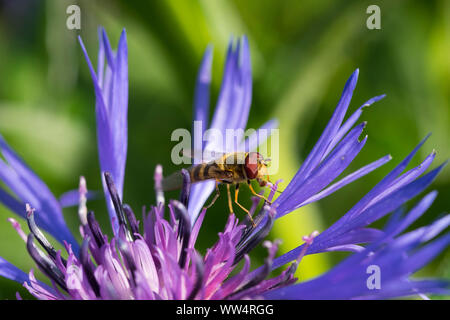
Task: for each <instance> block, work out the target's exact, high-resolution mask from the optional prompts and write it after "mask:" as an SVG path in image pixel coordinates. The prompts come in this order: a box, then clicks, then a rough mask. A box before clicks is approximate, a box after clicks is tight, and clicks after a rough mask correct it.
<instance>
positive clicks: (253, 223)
mask: <svg viewBox="0 0 450 320" xmlns="http://www.w3.org/2000/svg"><path fill="white" fill-rule="evenodd" d="M238 194H239V184H237V185H236V189H235V191H234V203H236V204H237V205H238V206H239V207H241V209H242V210H244V211H245V212H247V215H248V217H249V218H250V221H251V222H252V225H253V226H254V227H255V226H256V224H255V222H254V221H253V218H252V215H251V214H250V211H248V210H247V209H245V208H244V206H243V205H242V204H240V203H239V202H238Z"/></svg>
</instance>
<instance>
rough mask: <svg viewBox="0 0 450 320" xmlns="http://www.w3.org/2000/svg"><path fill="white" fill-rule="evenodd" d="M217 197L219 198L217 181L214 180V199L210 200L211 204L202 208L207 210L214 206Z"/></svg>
mask: <svg viewBox="0 0 450 320" xmlns="http://www.w3.org/2000/svg"><path fill="white" fill-rule="evenodd" d="M219 196H220V190H219V180H216V194H215V195H214V198H213V199H212V200H211V203H210V204H209V205H207V206H206V207H203V208H204V209H209V208H210V207H211V206H212V205H213V204H214V202H216V200H217V198H219Z"/></svg>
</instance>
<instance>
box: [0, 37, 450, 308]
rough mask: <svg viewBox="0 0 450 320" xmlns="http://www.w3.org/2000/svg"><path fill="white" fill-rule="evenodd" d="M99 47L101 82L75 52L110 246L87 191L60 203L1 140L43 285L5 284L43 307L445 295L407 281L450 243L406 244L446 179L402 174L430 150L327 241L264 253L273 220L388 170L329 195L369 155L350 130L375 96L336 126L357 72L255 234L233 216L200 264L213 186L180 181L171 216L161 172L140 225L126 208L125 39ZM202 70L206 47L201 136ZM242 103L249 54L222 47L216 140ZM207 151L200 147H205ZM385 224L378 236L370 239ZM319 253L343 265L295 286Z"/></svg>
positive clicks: (442, 284) (242, 116) (1, 265)
mask: <svg viewBox="0 0 450 320" xmlns="http://www.w3.org/2000/svg"><path fill="white" fill-rule="evenodd" d="M99 37H100V49H99V55H98V67H97V72H96V71H95V70H94V68H93V66H92V64H91V62H90V59H89V57H88V54H87V51H86V49H85V47H84V45H83V43H82V41H81V39H80V44H81V47H82V50H83V52H84V54H85V57H86V60H87V63H88V66H89V70H90V72H91V76H92V80H93V83H94V89H95V95H96V107H95V114H96V120H97V138H98V152H99V159H100V167H101V171H102V172H101V177H102V182H103V187H104V192H105V198H106V204H107V208H108V212H109V215H110V218H111V223H112V229H113V236H112V238H111V239H108V237H107V236H106V235H105V233H104V231H103V229H102V227H101V226H100V225H99V224H98V222H97V221H96V218H95V216H94V213H93V212H92V211H89V209H88V207H87V199H88V197H89V194H88V191H87V186H86V181H85V179H84V178H81V179H80V183H79V190H78V192H77V193H73V192H69V193H68V194H67V195H65V196H64V197H62V198H61V199H60V200H58V199H56V197H55V196H54V195H53V194H52V193H51V191H50V190H49V188H48V187H47V186H46V185H45V184H44V182H42V181H41V180H40V179H39V177H38V176H37V175H36V174H35V173H33V171H32V170H31V169H30V168H29V167H28V166H27V165H26V164H25V163H24V162H23V160H22V159H21V158H20V157H19V156H18V155H17V154H16V153H15V152H14V151H13V150H12V149H11V148H10V147H9V146H8V145H7V143H6V142H5V140H4V139H3V138H1V139H0V149H1V152H2V154H3V157H4V159H5V160H1V161H0V178H1V180H2V181H3V182H4V183H5V185H6V186H7V187H8V188H9V189H10V192H7V191H4V190H3V189H0V201H1V202H2V203H3V204H4V205H5V206H6V207H8V208H9V209H10V210H11V211H13V212H15V213H17V214H18V215H20V216H22V217H23V218H25V219H26V221H27V224H28V228H29V230H30V232H29V233H28V234H26V233H25V231H23V229H22V227H21V225H20V224H19V222H18V221H16V220H14V219H12V218H11V219H9V221H10V222H11V223H12V225H13V227H14V228H15V229H16V230H17V232H18V234H19V236H20V237H22V238H23V240H24V241H25V242H26V248H27V250H28V252H29V254H30V255H31V257H32V258H33V260H34V261H35V262H36V265H37V266H38V268H39V269H40V270H41V271H42V272H43V273H44V275H45V276H47V277H48V280H49V282H50V284H45V283H44V282H41V281H40V280H37V279H36V278H35V277H34V274H33V270H31V271H30V272H29V273H28V274H26V273H24V272H23V271H21V270H19V269H18V268H17V267H15V266H13V265H12V264H11V263H9V262H7V261H6V260H5V259H3V258H0V275H1V276H3V277H6V278H9V279H12V280H15V281H17V282H19V283H21V284H23V285H24V286H25V287H26V288H27V289H28V291H29V292H30V293H31V294H32V295H33V296H35V297H36V298H38V299H244V298H252V299H255V298H260V299H362V298H369V299H376V298H390V297H401V296H408V295H416V294H425V293H448V292H449V289H450V282H449V281H448V280H440V279H426V280H413V279H411V278H410V276H411V274H413V273H414V272H415V271H417V270H419V269H420V268H422V267H423V266H425V265H426V264H427V263H428V262H429V261H431V260H432V259H433V258H434V257H435V256H436V255H438V254H439V253H440V252H441V251H442V250H444V249H445V248H446V247H447V246H448V244H449V242H450V234H448V233H447V234H445V235H443V236H440V237H438V235H439V234H440V233H441V231H443V230H444V229H445V228H446V227H447V226H448V225H449V224H450V215H446V216H444V217H442V218H440V219H439V220H437V221H435V222H434V223H432V224H430V225H428V226H424V227H421V228H419V229H416V230H413V231H409V232H406V233H405V230H406V229H407V228H408V227H409V226H410V225H411V224H412V223H413V222H414V221H416V220H417V219H418V218H419V217H420V216H421V215H422V214H424V213H425V212H426V210H427V209H428V208H429V207H430V205H431V204H432V203H433V201H434V199H435V197H436V192H434V191H433V192H430V193H428V194H426V195H425V196H423V197H422V199H420V200H419V201H418V203H417V204H416V205H415V206H414V207H413V208H412V209H411V210H409V212H407V213H405V212H404V210H403V209H402V207H403V204H404V203H405V202H406V201H408V200H410V199H412V198H413V197H415V196H417V195H418V194H419V193H421V192H422V191H423V190H424V189H425V188H427V187H428V186H429V185H430V183H431V182H432V181H433V179H434V178H435V177H436V175H437V174H438V173H439V171H440V170H441V168H442V166H443V165H441V166H438V167H437V168H435V169H433V170H431V171H429V172H428V173H425V171H427V169H428V168H429V167H430V165H431V163H432V162H433V160H434V157H435V152H434V151H433V152H432V153H431V154H430V155H429V156H427V157H426V158H425V160H424V161H423V162H422V163H421V164H420V165H419V166H417V167H415V168H413V169H411V170H409V171H407V172H405V173H403V174H402V172H403V171H404V170H405V168H406V166H407V165H408V163H409V162H410V160H411V159H412V157H413V156H414V154H415V153H416V152H417V150H418V149H419V148H420V147H421V146H422V144H423V143H424V141H425V140H424V141H422V142H421V143H420V144H419V145H418V146H417V147H416V148H415V149H414V150H413V151H412V152H411V154H410V155H408V156H407V157H406V158H405V159H404V160H403V161H401V162H400V163H399V164H398V165H397V166H396V167H395V168H394V169H393V170H392V171H391V172H390V173H389V174H388V175H386V177H384V178H383V179H382V180H381V181H380V182H379V183H378V184H377V185H376V186H375V187H373V188H372V190H370V191H369V192H368V193H367V194H366V195H365V196H364V197H363V198H362V199H361V200H360V201H358V202H357V203H356V204H355V205H354V206H353V207H352V208H351V209H350V210H349V211H348V212H347V213H346V214H344V215H343V216H342V217H341V218H340V219H339V220H338V221H336V222H335V223H334V224H333V225H332V226H330V227H329V228H328V229H326V230H323V231H322V232H318V231H314V230H311V234H310V235H306V236H304V237H302V242H303V243H302V244H301V245H300V246H298V247H297V248H294V249H293V250H291V251H289V252H287V253H285V254H282V255H280V256H278V257H276V254H277V248H278V245H279V241H278V240H276V241H273V242H270V241H265V240H264V239H265V237H266V236H267V234H268V233H269V231H270V229H271V227H272V225H273V223H274V222H275V220H276V219H277V218H280V217H282V216H284V215H286V214H288V213H290V212H292V211H293V210H295V209H297V208H299V207H301V206H305V205H307V204H310V203H312V202H315V201H318V200H319V199H322V198H324V197H326V196H328V195H329V194H331V193H333V192H334V191H336V190H338V189H340V188H342V187H343V186H345V185H346V184H348V183H350V182H352V181H354V180H356V179H358V178H360V177H362V176H364V175H365V174H367V173H369V172H370V171H372V170H374V169H376V168H378V167H379V166H381V165H383V164H385V163H386V162H388V161H389V160H390V156H385V157H382V158H380V159H379V160H376V161H374V162H372V163H370V164H368V165H366V166H364V167H362V168H361V169H359V170H357V171H355V172H353V173H351V174H349V175H348V176H346V177H344V178H342V179H341V180H339V181H337V182H335V183H333V184H331V183H332V182H333V181H334V180H335V179H336V178H337V177H338V176H339V175H340V174H341V173H342V171H343V170H344V169H345V168H346V167H348V165H349V164H350V162H352V160H353V159H354V158H355V157H356V155H357V154H358V153H359V152H360V150H361V149H362V148H363V146H364V144H365V143H366V139H367V137H365V138H364V139H362V140H359V136H360V135H361V133H362V130H363V127H364V126H365V123H362V124H360V125H356V126H355V127H354V128H353V126H354V125H355V123H356V121H357V120H358V118H359V117H360V115H361V113H362V109H363V107H365V106H368V105H370V104H372V103H373V102H375V101H377V100H379V99H381V98H382V97H383V96H378V97H375V98H372V99H370V100H369V101H367V102H366V103H365V104H363V105H362V106H361V107H360V108H358V109H357V110H356V111H355V112H354V113H353V114H352V115H350V116H349V117H348V119H347V120H346V121H345V122H344V117H345V114H346V112H347V109H348V106H349V103H350V100H351V97H352V93H353V90H354V88H355V86H356V82H357V78H358V70H356V71H355V72H354V73H353V74H352V75H351V77H350V79H349V80H348V82H347V84H346V85H345V87H344V90H343V93H342V97H341V99H340V101H339V103H338V105H337V107H336V109H335V111H334V113H333V115H332V117H331V119H330V121H329V123H328V125H327V126H326V128H325V130H324V131H323V133H322V135H321V136H320V138H319V140H318V141H317V143H316V144H315V146H314V147H313V149H312V151H311V152H310V154H309V155H308V157H307V158H306V159H305V161H304V162H303V164H302V165H301V167H300V169H299V170H298V172H297V174H296V175H295V176H294V178H293V179H292V180H291V181H290V182H289V184H288V185H287V187H286V188H285V190H284V192H283V193H282V194H281V195H280V196H279V197H278V198H277V199H276V200H275V201H273V203H272V204H270V203H264V205H263V206H262V207H261V209H260V210H257V208H258V207H259V206H258V202H259V201H261V199H260V198H257V197H255V198H253V206H252V208H251V209H250V213H251V215H253V217H254V221H255V225H253V224H251V223H250V221H249V218H248V217H246V218H245V219H244V220H242V221H239V220H238V219H237V218H236V216H235V215H234V214H230V215H229V218H228V221H227V223H226V225H225V227H224V230H223V232H220V233H219V235H218V240H217V242H216V243H215V244H214V246H212V247H211V248H210V249H208V250H207V251H206V253H204V254H203V255H202V254H201V253H200V252H198V251H197V250H196V240H197V237H198V235H199V233H200V232H201V226H202V222H203V220H204V217H205V214H206V211H207V210H206V209H201V208H202V206H203V204H204V202H205V200H206V199H207V198H208V196H209V195H210V193H211V192H212V190H213V187H214V186H213V185H211V183H210V182H204V183H199V184H193V185H192V186H191V182H190V175H189V173H188V172H187V171H186V170H182V176H183V187H182V190H181V194H180V199H179V200H170V201H168V205H167V206H166V204H165V203H166V202H165V199H164V193H163V191H162V188H161V184H162V179H163V175H162V167H161V166H157V168H156V170H155V176H154V180H155V192H156V204H155V205H154V206H151V208H150V210H148V211H145V210H144V212H143V214H142V223H140V222H139V221H138V220H137V218H136V216H135V214H134V213H133V210H132V209H131V206H129V205H127V204H124V203H123V197H122V195H123V193H122V191H123V186H124V171H125V161H126V149H127V148H126V145H127V100H128V71H127V44H126V34H125V31H124V32H123V33H122V35H121V37H120V40H119V45H118V48H117V51H115V52H114V51H113V50H112V49H111V46H110V44H109V41H108V38H107V36H106V33H105V32H104V31H103V30H101V32H100V33H99ZM105 57H106V60H105ZM211 58H212V54H211V49H210V48H209V49H208V50H207V51H206V54H205V56H204V58H203V61H202V64H201V67H200V72H199V74H198V80H197V87H196V93H195V99H194V105H195V111H194V120H195V121H202V122H203V124H204V126H203V127H204V128H205V127H207V125H206V124H207V119H208V112H209V111H208V110H209V107H208V104H209V83H210V79H211V75H210V72H211ZM251 90H252V80H251V68H250V54H249V47H248V42H247V39H246V38H245V37H243V38H242V39H241V40H240V41H238V44H237V45H236V46H235V45H234V41H231V42H230V46H229V50H228V55H227V59H226V62H225V71H224V76H223V83H222V87H221V91H220V94H219V98H218V102H217V107H216V111H215V114H214V116H213V118H212V124H211V127H212V128H216V129H219V130H225V129H228V128H245V126H246V122H247V117H248V113H249V108H250V104H251ZM275 126H276V121H269V122H268V123H266V124H265V125H264V126H263V127H264V128H273V127H275ZM200 133H201V132H200ZM200 133H194V134H200ZM264 139H265V137H263V139H259V140H258V139H256V138H255V137H249V138H248V140H247V141H245V142H243V144H242V148H243V150H250V149H253V148H255V147H256V146H257V144H258V142H261V141H262V140H264ZM214 147H215V146H214V145H211V144H208V143H206V144H205V145H204V146H203V145H202V147H201V148H202V150H207V149H208V148H210V149H214ZM228 148H229V146H225V149H226V150H224V151H230V150H228ZM277 187H278V184H277V183H275V184H274V185H273V186H272V188H271V189H272V190H271V192H270V194H269V196H268V199H269V201H272V199H273V197H274V194H275V192H276V189H277ZM11 193H13V195H11ZM74 203H78V206H79V210H78V212H79V218H80V228H79V229H80V234H81V236H82V238H83V241H82V243H81V245H80V244H78V243H77V241H76V239H75V237H74V236H73V235H72V234H71V232H70V231H69V229H68V227H67V226H66V224H65V222H64V219H63V216H62V208H63V207H64V206H66V205H69V204H74ZM224 211H225V210H224ZM391 212H393V214H392V215H391V218H390V220H389V222H388V224H387V226H386V227H385V228H384V229H383V230H378V229H374V228H370V227H368V226H369V225H370V224H371V223H372V222H374V221H376V220H378V219H380V218H382V217H384V216H386V215H387V214H389V213H391ZM41 229H42V230H45V231H47V232H48V233H50V234H51V235H52V236H54V238H55V239H56V240H58V241H59V242H61V243H62V244H64V246H65V250H66V252H65V253H63V252H61V251H57V250H56V249H55V248H54V247H53V246H52V244H51V243H50V242H49V241H48V240H47V239H46V237H45V235H44V234H43V233H42V231H41ZM260 244H262V245H263V246H264V247H266V248H267V250H268V254H267V258H266V259H265V262H264V264H263V265H262V266H259V267H257V268H253V270H252V271H251V265H250V258H249V254H250V253H251V251H252V250H253V249H254V248H255V247H256V246H258V245H260ZM363 244H366V246H362V245H363ZM327 251H349V252H352V254H351V255H350V256H349V257H348V258H346V259H344V260H343V261H342V262H341V263H340V264H338V265H337V266H335V267H334V268H332V269H331V270H330V271H328V272H326V273H325V274H323V275H321V276H319V277H317V278H315V279H312V280H309V281H306V282H297V279H296V278H295V277H294V273H295V271H296V269H297V268H298V267H299V266H300V268H301V264H300V262H301V260H302V258H303V257H304V256H305V255H309V254H317V253H323V252H327ZM241 261H243V263H242V266H241V267H238V263H239V262H241ZM239 265H241V264H239ZM281 266H286V267H285V269H284V271H282V272H281V273H279V274H278V275H277V276H271V272H272V271H273V270H275V269H277V268H279V267H281ZM373 267H375V268H379V269H381V270H382V275H381V279H380V280H379V281H380V283H375V284H373V285H374V286H375V288H374V287H373V286H370V285H369V282H368V280H367V277H368V274H367V270H369V269H368V268H373ZM18 298H20V296H19V295H18Z"/></svg>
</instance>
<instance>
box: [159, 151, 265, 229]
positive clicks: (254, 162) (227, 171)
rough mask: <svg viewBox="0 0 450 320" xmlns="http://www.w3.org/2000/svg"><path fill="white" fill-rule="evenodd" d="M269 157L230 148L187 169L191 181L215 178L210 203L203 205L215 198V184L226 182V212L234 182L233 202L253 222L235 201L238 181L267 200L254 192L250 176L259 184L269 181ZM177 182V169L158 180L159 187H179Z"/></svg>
mask: <svg viewBox="0 0 450 320" xmlns="http://www.w3.org/2000/svg"><path fill="white" fill-rule="evenodd" d="M269 161H270V159H264V157H263V156H262V155H261V154H260V153H258V152H231V153H223V154H222V155H221V156H220V157H219V158H216V159H215V160H211V161H209V162H203V163H200V164H196V165H193V166H191V167H189V168H188V169H187V170H188V172H189V175H190V180H191V183H196V182H201V181H206V180H215V182H216V194H215V195H214V197H213V199H212V200H211V203H210V204H209V205H207V206H205V208H209V207H211V206H212V205H213V204H214V203H215V202H216V200H217V198H219V196H220V191H219V184H220V183H224V184H226V186H227V195H228V207H229V209H230V213H232V212H233V204H232V200H231V190H230V186H231V185H235V193H234V203H236V204H237V205H238V206H239V207H240V208H241V209H242V210H244V211H245V212H246V213H247V215H248V217H249V218H250V221H251V222H252V224H253V225H254V222H253V219H252V216H251V214H250V212H249V211H248V210H247V209H246V208H245V207H244V206H243V205H241V204H240V203H239V201H238V194H239V185H240V184H241V183H246V184H247V185H248V187H249V189H250V191H251V192H252V194H254V195H255V196H257V197H259V198H261V199H263V200H265V201H266V202H268V203H269V204H271V202H270V201H269V200H268V199H267V198H266V197H264V196H263V195H260V194H258V193H256V192H255V190H254V189H253V187H252V185H251V181H252V180H256V181H257V182H258V184H259V185H260V186H261V187H264V186H266V185H267V184H268V183H271V182H270V180H269V175H268V170H267V167H268V163H269ZM181 186H182V176H181V174H180V172H175V173H174V174H172V175H170V176H168V177H167V178H164V179H163V181H162V188H163V190H164V191H168V190H175V189H179V188H181Z"/></svg>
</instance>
